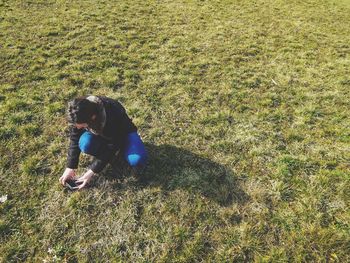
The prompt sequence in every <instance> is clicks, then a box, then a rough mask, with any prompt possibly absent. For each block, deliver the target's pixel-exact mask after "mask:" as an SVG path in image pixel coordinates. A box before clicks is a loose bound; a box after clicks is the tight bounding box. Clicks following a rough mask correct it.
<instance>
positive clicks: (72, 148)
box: [67, 126, 84, 169]
mask: <svg viewBox="0 0 350 263" xmlns="http://www.w3.org/2000/svg"><path fill="white" fill-rule="evenodd" d="M83 132H84V130H83V129H77V128H76V127H74V126H72V127H70V135H69V137H70V143H69V149H68V157H67V167H68V168H71V169H76V168H77V167H78V164H79V156H80V148H79V138H80V136H81V134H82V133H83Z"/></svg>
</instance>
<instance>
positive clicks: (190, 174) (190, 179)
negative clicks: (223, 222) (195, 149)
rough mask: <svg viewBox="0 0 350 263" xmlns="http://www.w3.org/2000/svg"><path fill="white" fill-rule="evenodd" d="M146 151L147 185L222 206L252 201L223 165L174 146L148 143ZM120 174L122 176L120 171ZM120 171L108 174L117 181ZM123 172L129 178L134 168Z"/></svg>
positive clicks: (145, 181)
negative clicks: (182, 192) (203, 199)
mask: <svg viewBox="0 0 350 263" xmlns="http://www.w3.org/2000/svg"><path fill="white" fill-rule="evenodd" d="M146 149H147V151H148V157H149V161H148V165H147V167H146V169H145V170H144V171H143V173H142V175H141V177H140V181H141V182H142V185H143V186H147V185H148V186H160V187H161V188H162V189H163V190H164V191H172V190H174V189H178V188H180V189H185V190H187V191H189V192H194V193H199V194H201V195H203V196H205V197H206V198H209V199H211V200H213V201H215V202H217V203H218V204H219V205H221V206H229V205H231V204H232V203H233V202H236V203H241V204H242V203H245V202H246V201H247V200H248V199H249V197H248V195H247V194H246V193H245V192H244V191H243V190H242V189H241V187H240V181H239V180H238V178H237V177H235V175H234V174H233V172H232V171H231V170H230V169H229V168H227V167H225V166H223V165H221V164H218V163H215V162H213V161H211V160H209V159H207V158H203V157H201V156H199V155H196V154H193V153H191V152H189V151H187V150H184V149H181V148H178V147H175V146H172V145H159V146H156V145H153V144H147V143H146ZM118 172H119V176H120V170H119V171H118ZM118 172H117V171H116V170H115V169H111V170H108V171H107V172H106V173H105V175H106V176H107V177H110V178H113V177H115V176H116V173H118ZM122 173H123V174H122V176H128V174H127V173H130V169H124V170H123V172H122Z"/></svg>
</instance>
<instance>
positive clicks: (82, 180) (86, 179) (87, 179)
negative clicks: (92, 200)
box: [76, 170, 95, 190]
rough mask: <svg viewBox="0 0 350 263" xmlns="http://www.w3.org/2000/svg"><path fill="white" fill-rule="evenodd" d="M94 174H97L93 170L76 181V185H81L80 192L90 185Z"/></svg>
mask: <svg viewBox="0 0 350 263" xmlns="http://www.w3.org/2000/svg"><path fill="white" fill-rule="evenodd" d="M94 174H95V173H94V172H93V171H92V170H88V171H87V172H86V173H85V174H84V175H82V176H81V177H79V178H78V180H77V181H76V183H77V184H79V186H78V190H80V189H82V188H84V187H85V186H86V185H88V184H89V182H90V181H91V178H92V176H93V175H94Z"/></svg>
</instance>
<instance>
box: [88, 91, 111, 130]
mask: <svg viewBox="0 0 350 263" xmlns="http://www.w3.org/2000/svg"><path fill="white" fill-rule="evenodd" d="M86 99H87V100H89V101H91V102H93V103H96V104H97V115H96V119H95V120H94V121H93V122H92V123H89V127H88V129H89V131H90V132H92V133H93V134H96V135H102V131H103V128H104V127H105V125H106V110H105V107H104V105H103V102H102V100H101V99H100V98H99V97H97V96H88V97H86Z"/></svg>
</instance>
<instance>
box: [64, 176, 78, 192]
mask: <svg viewBox="0 0 350 263" xmlns="http://www.w3.org/2000/svg"><path fill="white" fill-rule="evenodd" d="M79 184H81V182H77V180H72V179H69V180H67V181H66V187H68V188H69V189H70V190H77V189H78V186H79Z"/></svg>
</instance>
